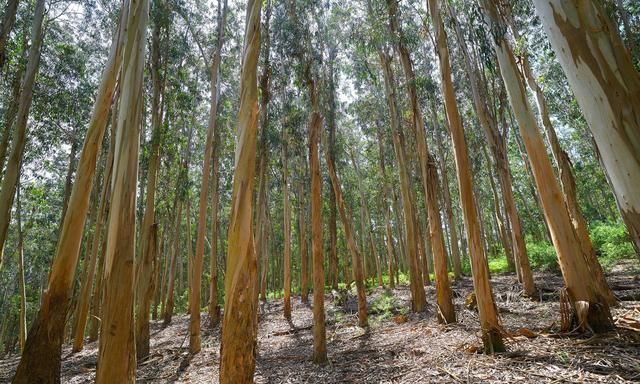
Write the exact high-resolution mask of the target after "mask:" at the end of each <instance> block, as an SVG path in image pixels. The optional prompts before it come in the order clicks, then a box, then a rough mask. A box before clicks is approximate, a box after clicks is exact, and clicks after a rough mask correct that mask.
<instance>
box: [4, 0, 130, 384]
mask: <svg viewBox="0 0 640 384" xmlns="http://www.w3.org/2000/svg"><path fill="white" fill-rule="evenodd" d="M36 9H37V11H38V13H37V15H39V19H40V21H38V20H36V23H41V22H42V13H44V0H39V1H38V4H37V8H36ZM128 12H129V5H128V1H125V2H124V4H123V8H122V11H121V17H120V26H119V28H118V33H117V34H116V36H115V37H114V40H113V43H112V45H111V51H110V53H109V59H108V61H107V65H106V68H105V71H104V73H103V77H102V80H101V83H100V88H99V89H98V93H97V96H96V100H95V104H94V109H93V113H92V116H91V121H90V122H89V128H88V129H87V134H86V137H85V141H84V144H83V148H82V153H81V155H80V162H79V167H78V173H77V175H76V180H75V182H74V185H73V189H72V192H71V198H70V202H69V212H73V214H72V215H66V217H65V218H64V221H63V225H62V231H61V232H60V238H59V239H58V245H57V248H56V254H55V257H54V261H53V263H52V266H51V272H50V275H49V283H48V286H47V289H46V291H45V292H46V293H45V294H44V295H43V297H42V300H41V303H42V304H41V307H40V310H39V311H38V314H37V315H36V318H35V320H34V322H33V325H32V326H31V328H30V330H29V336H28V337H27V343H26V345H25V350H24V352H23V354H22V358H21V360H20V364H19V365H18V368H17V370H16V375H15V377H14V379H13V382H14V383H26V382H31V381H41V382H53V383H57V382H59V381H60V355H61V345H62V336H63V330H64V324H65V320H66V317H67V310H68V306H69V300H70V297H71V294H72V289H73V280H74V272H75V269H76V265H77V262H78V256H79V250H80V241H81V239H82V230H81V229H82V228H83V227H84V222H85V220H86V216H87V210H88V206H89V193H87V191H89V190H91V184H92V183H93V178H94V175H95V167H96V159H97V155H98V148H99V146H100V144H101V143H102V138H103V135H104V131H105V127H106V124H107V118H108V115H109V110H110V107H111V99H112V96H113V92H114V89H115V83H116V77H117V75H118V72H119V68H120V63H121V62H122V55H121V54H122V45H123V41H124V39H125V36H124V30H125V28H126V23H127V20H128ZM38 28H39V27H38ZM38 35H39V33H38ZM34 41H37V40H35V39H34ZM36 45H38V44H34V46H33V49H34V50H36ZM33 65H35V64H33ZM33 65H31V66H29V65H28V67H27V68H28V70H27V73H29V72H30V71H32V69H29V68H30V67H32V66H33ZM36 67H37V65H36ZM34 75H35V74H34ZM30 76H31V75H30ZM26 79H27V78H26ZM31 82H32V81H31ZM27 93H29V92H27ZM23 94H24V91H23ZM21 111H22V112H21V113H20V115H19V118H21V119H22V118H24V117H22V116H26V115H24V112H25V110H24V109H23V108H21ZM3 182H4V180H3Z"/></svg>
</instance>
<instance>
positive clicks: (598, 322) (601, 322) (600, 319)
mask: <svg viewBox="0 0 640 384" xmlns="http://www.w3.org/2000/svg"><path fill="white" fill-rule="evenodd" d="M574 322H575V324H576V326H578V327H581V328H583V329H589V330H591V331H592V332H594V333H604V332H608V331H611V330H612V329H614V328H615V325H614V323H613V319H612V317H611V312H610V311H609V307H608V306H606V305H604V304H599V303H595V304H593V303H592V304H590V305H589V312H588V314H587V323H588V324H581V320H580V319H579V318H578V316H574Z"/></svg>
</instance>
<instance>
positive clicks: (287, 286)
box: [282, 125, 291, 321]
mask: <svg viewBox="0 0 640 384" xmlns="http://www.w3.org/2000/svg"><path fill="white" fill-rule="evenodd" d="M287 129H288V127H287V126H286V125H283V127H282V194H283V200H284V202H283V216H284V226H283V231H284V263H283V264H284V265H283V269H284V317H285V319H287V320H289V321H290V320H291V208H290V204H289V168H288V156H289V155H288V148H287V146H288V142H287V141H288V140H289V138H288V135H287Z"/></svg>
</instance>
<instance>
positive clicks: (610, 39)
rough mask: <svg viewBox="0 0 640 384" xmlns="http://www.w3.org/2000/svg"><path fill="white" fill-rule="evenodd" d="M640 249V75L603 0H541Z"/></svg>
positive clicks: (545, 18) (544, 20) (538, 4)
mask: <svg viewBox="0 0 640 384" xmlns="http://www.w3.org/2000/svg"><path fill="white" fill-rule="evenodd" d="M535 6H536V10H537V12H538V14H539V15H540V19H541V20H542V24H543V26H544V28H545V31H546V33H547V37H548V38H549V41H550V42H551V45H552V46H553V48H554V50H555V52H556V55H557V58H558V60H559V61H560V64H561V65H562V68H563V69H564V72H565V74H566V75H567V79H568V80H569V84H570V85H571V88H572V89H573V91H574V94H575V97H576V99H577V100H578V103H579V104H580V107H581V108H582V112H583V114H584V116H585V118H586V120H587V122H588V124H589V129H590V130H591V133H592V134H593V138H594V140H595V142H596V145H597V148H598V150H599V153H600V156H601V158H602V162H603V165H604V168H605V170H606V173H607V175H608V178H609V182H610V184H611V186H612V188H613V191H614V194H615V196H616V200H617V202H618V207H619V208H620V212H621V213H622V217H623V219H624V221H625V223H626V225H627V228H628V230H629V234H630V235H631V238H632V240H633V241H634V243H635V246H636V251H637V252H638V253H639V254H640V193H638V192H639V188H640V187H639V184H638V180H640V157H639V155H638V154H639V153H640V118H639V117H638V116H640V112H639V110H640V99H639V98H640V96H639V90H640V75H639V74H638V71H637V69H636V68H635V67H634V65H633V62H632V60H631V57H630V56H629V53H628V52H627V51H626V49H625V47H624V44H623V42H622V39H621V38H620V35H619V32H618V26H617V25H615V23H614V22H613V21H612V20H611V19H610V18H609V16H608V14H607V12H606V11H605V7H604V5H603V4H602V3H600V2H589V3H585V4H581V5H579V4H576V3H565V2H560V1H556V0H553V1H548V2H535Z"/></svg>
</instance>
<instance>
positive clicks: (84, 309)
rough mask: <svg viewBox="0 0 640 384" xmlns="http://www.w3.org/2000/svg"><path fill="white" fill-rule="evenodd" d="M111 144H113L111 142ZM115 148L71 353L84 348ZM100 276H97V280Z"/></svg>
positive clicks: (108, 165) (107, 163)
mask: <svg viewBox="0 0 640 384" xmlns="http://www.w3.org/2000/svg"><path fill="white" fill-rule="evenodd" d="M111 144H112V145H113V144H115V141H114V140H112V141H111ZM114 149H115V147H113V146H110V148H109V149H108V151H109V152H108V154H107V159H106V161H105V163H104V167H105V170H106V172H105V173H104V178H103V181H102V191H101V192H100V208H99V210H98V217H97V218H96V221H95V223H96V225H95V229H94V231H93V239H92V241H91V248H90V249H89V252H88V254H89V255H90V256H89V260H88V264H87V265H88V268H87V273H86V274H85V275H84V276H83V278H82V284H81V286H80V297H79V298H78V310H77V312H76V325H75V326H76V328H75V330H74V337H73V348H72V351H73V352H80V351H81V350H82V348H83V346H84V331H85V328H86V326H87V313H88V312H89V301H90V299H91V289H92V288H93V279H94V276H95V269H96V264H97V261H98V250H99V247H100V239H101V238H102V224H103V222H105V221H106V218H105V215H106V212H107V199H108V198H109V191H110V189H111V188H110V187H111V183H110V180H111V172H112V167H113V151H114ZM101 278H102V276H101V275H98V279H101Z"/></svg>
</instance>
